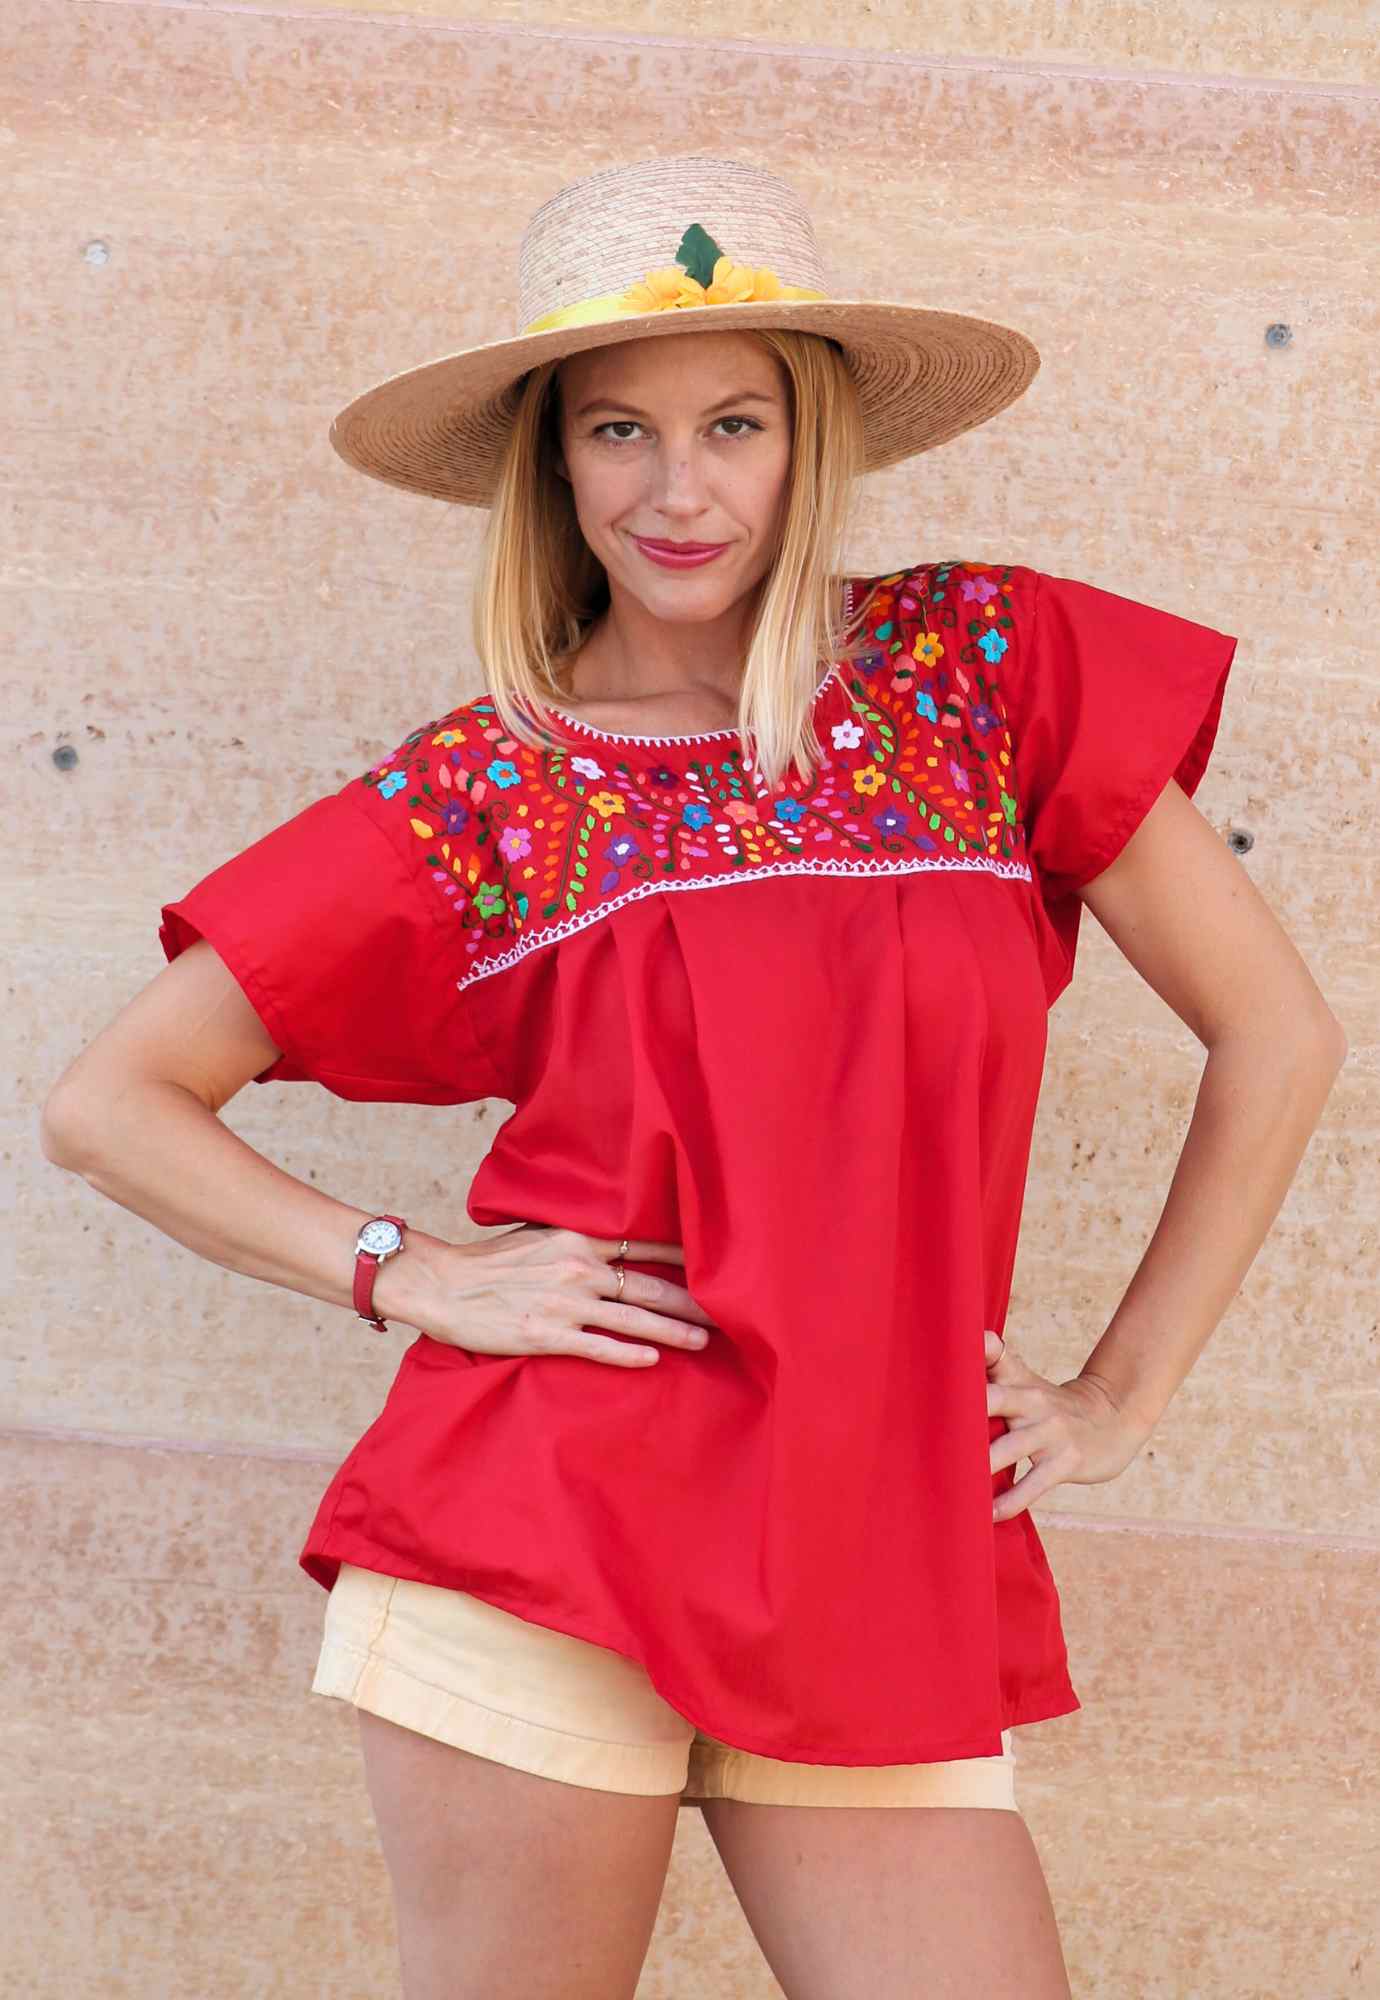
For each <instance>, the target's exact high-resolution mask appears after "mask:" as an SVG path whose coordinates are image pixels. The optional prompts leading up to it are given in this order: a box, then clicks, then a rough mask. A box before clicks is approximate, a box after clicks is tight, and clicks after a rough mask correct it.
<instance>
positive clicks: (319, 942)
mask: <svg viewBox="0 0 1380 2000" xmlns="http://www.w3.org/2000/svg"><path fill="white" fill-rule="evenodd" d="M415 740H416V738H415V737H413V738H409V739H408V743H409V745H410V744H411V743H413V742H414V741H415ZM405 755H406V750H404V752H401V753H397V756H398V761H399V762H400V763H401V762H402V761H403V760H404V758H405ZM380 768H383V767H380ZM374 777H376V774H369V776H366V778H365V779H363V780H361V779H352V780H351V781H350V783H349V784H347V785H345V786H344V787H343V788H342V789H341V790H340V791H338V792H332V793H328V794H327V795H326V796H324V797H322V798H318V799H315V800H314V801H313V802H312V803H311V804H310V805H308V806H306V807H305V808H304V809H303V810H302V811H300V812H298V813H296V814H295V815H294V816H293V817H292V818H291V819H288V820H286V821H284V822H283V823H282V824H281V825H280V826H276V827H274V828H273V829H272V830H271V831H270V832H268V833H266V834H264V835H263V836H262V837H261V838H260V839H258V840H256V841H254V842H253V843H252V844H251V845H250V846H249V847H246V848H245V849H243V851H242V852H240V853H239V854H236V855H234V856H232V857H231V859H230V860H228V861H225V862H223V863H222V864H221V865H220V866H219V867H217V868H214V869H213V870H212V871H211V873H210V874H209V875H207V876H205V877H204V878H203V879H202V880H201V881H200V882H198V883H197V884H196V885H195V886H194V887H193V888H192V889H190V890H189V891H188V892H187V894H186V895H184V896H181V897H179V898H178V899H177V900H176V901H175V902H171V903H165V904H164V905H163V908H162V922H161V925H160V928H159V933H158V935H159V942H160V943H161V944H162V947H163V950H164V952H165V953H166V955H167V958H168V960H169V962H171V961H172V960H173V959H175V958H176V957H177V956H178V955H179V953H181V952H182V951H184V950H185V949H186V948H187V946H188V945H189V944H191V943H192V942H194V940H196V939H197V938H205V939H206V941H207V942H208V943H209V944H210V945H212V946H213V947H214V949H215V950H216V952H217V953H218V954H219V955H220V957H221V958H222V959H223V960H224V961H225V963H226V965H227V966H228V967H229V969H230V971H231V972H232V973H233V974H234V976H235V978H236V979H237V980H238V981H239V983H240V985H241V986H242V987H243V989H244V992H245V994H246V996H247V997H248V999H249V1001H250V1004H251V1005H252V1006H253V1008H254V1010H255V1012H256V1013H257V1014H258V1016H259V1018H260V1020H261V1021H262V1022H263V1024H264V1026H265V1028H266V1029H267V1031H268V1033H269V1035H270V1036H271V1037H272V1039H273V1041H274V1042H275V1043H276V1044H277V1046H278V1048H279V1050H280V1051H281V1053H280V1055H279V1056H278V1058H277V1060H276V1061H274V1062H273V1063H271V1064H270V1065H269V1067H268V1068H267V1069H265V1070H262V1071H261V1072H260V1073H259V1075H258V1076H256V1077H255V1078H254V1081H255V1082H256V1083H275V1082H282V1083H299V1082H314V1083H319V1084H321V1085H322V1086H323V1087H324V1088H325V1089H327V1090H329V1091H331V1092H333V1093H334V1095H335V1096H337V1097H344V1098H351V1099H354V1100H356V1101H381V1102H387V1103H396V1104H464V1103H472V1102H474V1101H476V1100H477V1099H480V1098H483V1097H488V1096H492V1095H494V1094H496V1093H497V1091H498V1084H497V1082H496V1081H495V1079H494V1076H493V1073H492V1070H491V1068H490V1067H489V1065H488V1062H487V1060H486V1058H485V1055H484V1052H483V1050H482V1049H481V1047H480V1046H479V1044H478V1043H477V1041H476V1039H475V1036H474V1033H473V1029H472V1026H471V1024H470V1022H469V1020H468V1018H467V1009H466V1006H465V1001H464V995H463V994H461V993H460V992H459V991H458V990H457V979H458V976H459V974H460V972H461V971H462V969H463V968H462V964H461V953H460V947H459V944H458V941H457V938H456V936H455V935H454V934H453V932H454V926H453V923H452V928H451V930H447V928H446V927H445V925H444V923H443V921H442V919H443V918H444V917H445V916H446V915H447V914H448V912H447V909H446V906H445V905H444V904H443V903H442V902H441V900H440V899H439V898H438V897H436V896H435V894H434V892H433V891H432V889H431V886H430V884H429V883H428V882H427V881H426V880H425V879H424V875H423V863H422V859H421V848H420V843H419V842H417V841H416V840H415V839H412V840H411V845H410V847H409V846H407V845H405V844H403V841H402V840H401V839H400V838H399V837H397V835H396V834H395V831H394V829H393V827H392V824H391V821H390V818H389V817H388V814H387V812H386V801H385V800H384V797H383V795H382V794H381V792H380V791H379V790H378V789H377V788H375V786H374V785H373V784H372V783H371V779H373V778H374ZM394 817H396V815H394ZM403 832H404V833H405V832H406V828H404V829H403ZM408 838H409V839H410V838H411V837H410V836H408ZM414 849H415V850H416V853H415V854H414V852H413V850H414Z"/></svg>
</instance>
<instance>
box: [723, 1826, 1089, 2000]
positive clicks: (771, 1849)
mask: <svg viewBox="0 0 1380 2000" xmlns="http://www.w3.org/2000/svg"><path fill="white" fill-rule="evenodd" d="M703 1812H704V1823H705V1825H706V1826H707V1827H708V1828H709V1833H710V1837H711V1838H712V1840H713V1842H714V1845H715V1846H716V1847H717V1848H718V1850H719V1854H720V1856H721V1857H722V1859H723V1863H724V1866H725V1868H726V1869H727V1870H728V1875H729V1879H730V1881H731V1882H732V1884H733V1888H734V1892H735V1894H736V1895H737V1897H738V1900H739V1902H740V1903H741V1904H742V1906H743V1911H744V1914H745V1915H746V1917H747V1920H748V1922H749V1924H750V1925H751V1926H752V1932H753V1935H754V1936H755V1937H756V1939H757V1942H758V1943H759V1944H760V1945H761V1947H762V1951H763V1954H764V1955H765V1957H766V1960H767V1963H768V1964H769V1965H770V1966H771V1969H772V1971H773V1972H774V1973H775V1974H776V1977H777V1979H778V1980H779V1981H780V1982H781V1985H782V1987H783V1988H784V1989H785V1992H786V1995H787V2000H917V1996H919V1995H923V1996H924V2000H1069V1983H1068V1973H1067V1971H1066V1970H1065V1967H1064V1955H1063V1951H1062V1949H1061V1948H1060V1944H1059V1934H1058V1929H1057V1926H1056V1924H1055V1919H1054V1910H1053V1907H1052V1905H1051V1903H1050V1899H1049V1890H1048V1887H1047V1886H1046V1883H1045V1877H1044V1870H1043V1869H1042V1868H1041V1866H1040V1859H1039V1856H1038V1854H1037V1853H1036V1851H1035V1843H1034V1841H1033V1840H1032V1839H1031V1837H1030V1829H1029V1828H1028V1827H1027V1825H1026V1823H1025V1821H1024V1819H1023V1818H1022V1817H1021V1815H1020V1814H1019V1813H1016V1812H1010V1811H1008V1810H1006V1809H1005V1808H1002V1807H993V1806H767V1805H748V1804H745V1803H744V1802H743V1801H741V1800H739V1799H706V1800H705V1802H704V1806H703Z"/></svg>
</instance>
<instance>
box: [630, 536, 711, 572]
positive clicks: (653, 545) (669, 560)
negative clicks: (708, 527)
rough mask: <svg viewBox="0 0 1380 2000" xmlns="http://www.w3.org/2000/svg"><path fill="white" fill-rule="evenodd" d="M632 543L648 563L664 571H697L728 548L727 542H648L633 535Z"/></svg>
mask: <svg viewBox="0 0 1380 2000" xmlns="http://www.w3.org/2000/svg"><path fill="white" fill-rule="evenodd" d="M632 539H633V541H634V542H635V543H636V544H637V546H638V548H639V549H641V551H642V553H643V555H644V556H646V557H647V559H648V560H649V561H650V562H654V563H660V564H661V565H662V567H663V568H665V569H698V567H699V565H700V564H701V563H707V562H712V561H713V560H714V558H715V556H717V555H722V554H723V552H724V550H725V549H726V548H727V547H728V546H729V545H728V543H727V542H717V543H713V544H710V545H706V544H705V543H703V542H649V541H644V539H643V538H642V536H641V535H634V536H633V538H632Z"/></svg>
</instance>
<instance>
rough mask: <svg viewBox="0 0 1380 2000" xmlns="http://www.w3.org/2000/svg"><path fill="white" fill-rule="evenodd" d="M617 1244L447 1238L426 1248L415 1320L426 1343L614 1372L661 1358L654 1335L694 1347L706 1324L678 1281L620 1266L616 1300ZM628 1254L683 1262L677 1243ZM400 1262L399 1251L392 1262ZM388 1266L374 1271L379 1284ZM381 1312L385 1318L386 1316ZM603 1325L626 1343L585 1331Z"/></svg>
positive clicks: (528, 1225) (540, 1233)
mask: <svg viewBox="0 0 1380 2000" xmlns="http://www.w3.org/2000/svg"><path fill="white" fill-rule="evenodd" d="M618 1250H619V1245H618V1244H617V1243H616V1242H613V1241H612V1240H611V1239H609V1238H606V1237H602V1236H584V1235H581V1233H580V1232H579V1231H578V1230H575V1229H555V1228H552V1227H550V1226H549V1225H548V1224H546V1223H541V1222H522V1223H519V1224H518V1226H517V1228H516V1229H510V1230H508V1231H507V1232H506V1233H505V1234H504V1235H502V1236H491V1237H487V1238H486V1239H485V1240H484V1241H483V1242H479V1243H446V1244H440V1245H438V1247H437V1248H436V1249H431V1248H430V1246H428V1249H427V1251H426V1253H425V1254H426V1257H427V1264H428V1267H429V1275H428V1278H427V1281H426V1286H427V1292H428V1293H429V1295H430V1296H429V1297H428V1298H427V1299H426V1301H425V1306H424V1310H423V1313H422V1316H421V1317H420V1318H419V1319H418V1320H417V1321H416V1322H414V1323H415V1324H417V1325H418V1326H419V1327H420V1328H421V1330H422V1331H424V1332H426V1333H427V1334H429V1335H430V1337H431V1338H432V1339H433V1340H439V1341H443V1342H445V1343H447V1344H448V1345H449V1346H451V1347H464V1348H468V1349H469V1350H470V1351H471V1352H473V1353H476V1354H577V1355H583V1356H585V1358H586V1359H588V1360H590V1361H606V1362H611V1363H612V1364H613V1365H614V1366H615V1367H617V1368H645V1367H647V1366H648V1365H650V1364H651V1363H653V1362H656V1361H659V1360H660V1359H661V1355H660V1353H659V1351H658V1350H657V1349H656V1348H655V1347H645V1346H636V1345H634V1344H633V1341H634V1340H638V1341H648V1340H659V1341H662V1342H663V1343H664V1344H665V1345H667V1346H670V1347H684V1348H701V1347H703V1346H704V1345H705V1344H706V1342H707V1341H708V1338H709V1334H708V1333H707V1332H706V1330H705V1329H706V1328H712V1327H713V1325H714V1322H713V1321H712V1320H711V1318H710V1316H709V1314H708V1313H707V1312H706V1311H705V1310H704V1308H703V1307H702V1306H700V1305H697V1304H696V1302H695V1300H694V1299H692V1298H691V1296H690V1294H689V1292H687V1291H686V1289H685V1287H684V1286H683V1285H678V1284H676V1283H675V1282H674V1281H673V1280H672V1279H670V1278H656V1277H651V1276H649V1275H648V1274H646V1273H644V1272H642V1271H629V1270H626V1269H625V1272H624V1284H623V1296H622V1298H621V1299H620V1298H618V1297H617V1292H618V1273H617V1271H616V1270H615V1269H614V1261H615V1260H616V1258H617V1256H618ZM628 1259H631V1260H632V1261H634V1262H637V1263H646V1264H673V1263H675V1264H682V1265H683V1264H684V1262H685V1252H684V1250H683V1249H682V1248H681V1246H680V1245H679V1244H678V1243H648V1242H644V1241H642V1240H638V1241H637V1242H629V1244H628V1248H627V1252H626V1258H625V1264H626V1261H627V1260H628ZM391 1261H393V1262H395V1263H397V1264H398V1265H401V1263H402V1262H403V1259H402V1258H401V1257H399V1258H397V1259H394V1260H391ZM388 1269H389V1266H388V1265H387V1264H385V1265H384V1267H383V1271H381V1272H380V1274H379V1282H380V1283H381V1282H382V1280H383V1277H384V1274H385V1273H386V1272H387V1271H388ZM384 1317H385V1318H386V1317H387V1314H386V1313H385V1314H384ZM589 1326H606V1327H608V1328H610V1330H611V1332H612V1333H614V1334H622V1335H624V1336H625V1338H624V1339H622V1340H618V1339H612V1338H606V1337H605V1336H604V1335H602V1334H598V1333H589V1332H586V1331H585V1329H586V1328H587V1327H589Z"/></svg>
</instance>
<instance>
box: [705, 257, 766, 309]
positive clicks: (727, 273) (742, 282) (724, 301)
mask: <svg viewBox="0 0 1380 2000" xmlns="http://www.w3.org/2000/svg"><path fill="white" fill-rule="evenodd" d="M784 296H785V293H784V288H783V286H782V283H781V280H780V279H779V278H778V277H777V275H776V273H775V271H769V270H767V269H766V267H765V266H764V265H758V266H756V267H754V266H753V265H751V264H735V263H734V262H733V259H732V258H731V257H720V259H719V260H718V262H717V263H716V264H715V266H714V276H713V279H712V281H711V282H710V285H709V289H708V290H707V292H706V293H705V298H706V300H707V302H708V303H709V304H710V305H711V306H718V305H732V304H734V303H737V304H740V305H741V304H745V303H746V302H747V301H748V300H749V299H779V298H782V297H784Z"/></svg>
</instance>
